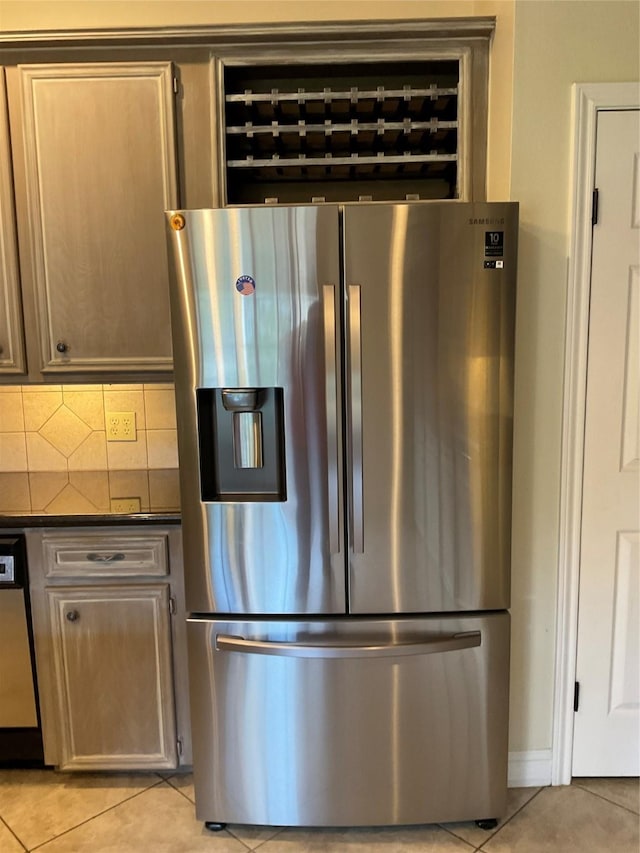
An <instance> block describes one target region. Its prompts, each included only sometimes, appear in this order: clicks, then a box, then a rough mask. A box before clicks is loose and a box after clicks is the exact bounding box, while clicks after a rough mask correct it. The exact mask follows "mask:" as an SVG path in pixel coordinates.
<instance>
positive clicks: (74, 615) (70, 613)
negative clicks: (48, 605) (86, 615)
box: [65, 610, 80, 622]
mask: <svg viewBox="0 0 640 853" xmlns="http://www.w3.org/2000/svg"><path fill="white" fill-rule="evenodd" d="M65 617H66V619H67V622H77V621H78V619H79V618H80V614H79V613H78V611H77V610H67V612H66V614H65Z"/></svg>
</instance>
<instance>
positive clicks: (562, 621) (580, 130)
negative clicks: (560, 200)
mask: <svg viewBox="0 0 640 853" xmlns="http://www.w3.org/2000/svg"><path fill="white" fill-rule="evenodd" d="M639 107H640V84H638V83H577V84H574V85H573V92H572V138H573V151H572V155H571V156H572V159H571V171H572V178H571V248H570V254H569V259H568V276H567V303H566V327H565V360H564V394H563V407H562V444H561V463H560V477H561V480H560V524H559V543H558V589H557V609H556V654H555V682H554V701H553V743H552V750H551V784H552V785H568V784H569V783H570V782H571V775H572V774H571V767H572V760H573V725H574V710H573V702H574V687H575V678H576V655H577V650H578V593H579V584H580V532H581V531H580V526H581V518H582V470H583V461H584V426H585V414H586V385H587V345H588V336H589V297H590V283H591V248H592V224H591V211H592V200H593V188H594V180H595V154H596V128H597V120H598V113H599V112H600V111H601V110H624V109H633V108H636V109H637V108H639Z"/></svg>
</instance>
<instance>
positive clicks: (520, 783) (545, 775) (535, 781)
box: [508, 749, 551, 788]
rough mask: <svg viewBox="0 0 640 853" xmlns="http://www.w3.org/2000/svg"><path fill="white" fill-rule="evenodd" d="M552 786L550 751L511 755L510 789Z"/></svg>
mask: <svg viewBox="0 0 640 853" xmlns="http://www.w3.org/2000/svg"><path fill="white" fill-rule="evenodd" d="M550 784H551V750H550V749H531V750H528V751H527V752H510V753H509V772H508V785H509V787H510V788H539V787H542V786H543V785H550Z"/></svg>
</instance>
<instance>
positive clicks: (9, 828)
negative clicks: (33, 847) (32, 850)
mask: <svg viewBox="0 0 640 853" xmlns="http://www.w3.org/2000/svg"><path fill="white" fill-rule="evenodd" d="M0 823H1V824H3V825H4V826H6V828H7V829H8V830H9V832H10V833H11V835H13V837H14V838H15V840H16V841H17V842H18V844H19V845H20V847H22V849H23V850H25V851H26V850H27V848H26V847H25V845H24V844H23V843H22V841H20V839H19V838H18V836H17V835H16V834H15V832H14V831H13V830H12V829H11V827H10V826H9V824H8V823H7V822H6V820H5V819H4V818H3V817H2V815H0Z"/></svg>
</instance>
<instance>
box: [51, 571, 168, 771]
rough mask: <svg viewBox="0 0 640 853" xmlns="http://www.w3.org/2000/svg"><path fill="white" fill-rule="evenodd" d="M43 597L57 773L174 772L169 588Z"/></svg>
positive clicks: (70, 591) (73, 590)
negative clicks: (48, 638) (52, 672)
mask: <svg viewBox="0 0 640 853" xmlns="http://www.w3.org/2000/svg"><path fill="white" fill-rule="evenodd" d="M46 595H47V599H48V603H49V614H50V619H51V642H52V652H53V664H54V669H55V685H56V694H57V697H56V698H57V711H58V717H59V732H60V744H59V746H60V755H59V760H58V765H59V767H60V768H61V769H63V770H66V769H71V768H73V767H76V768H81V767H96V766H98V765H99V766H100V767H103V768H105V767H117V768H136V769H143V768H173V767H176V766H177V762H178V756H177V745H176V724H175V710H174V691H173V675H172V654H171V651H172V650H171V630H170V625H169V619H170V616H169V606H170V605H169V586H168V584H146V585H144V586H142V585H140V586H134V585H128V586H124V587H122V588H118V587H115V588H114V587H102V586H100V587H89V588H82V587H70V588H65V589H48V590H47V591H46Z"/></svg>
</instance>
